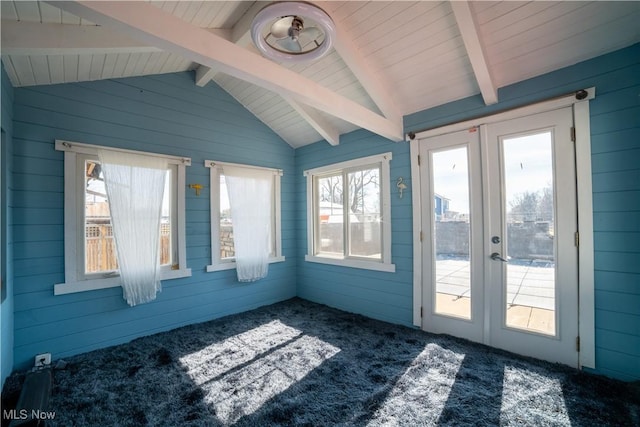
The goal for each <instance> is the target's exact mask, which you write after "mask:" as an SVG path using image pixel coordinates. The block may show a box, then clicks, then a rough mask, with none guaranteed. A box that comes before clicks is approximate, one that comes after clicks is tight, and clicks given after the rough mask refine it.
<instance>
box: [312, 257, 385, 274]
mask: <svg viewBox="0 0 640 427" xmlns="http://www.w3.org/2000/svg"><path fill="white" fill-rule="evenodd" d="M304 260H305V261H307V262H316V263H319V264H330V265H338V266H341V267H350V268H361V269H365V270H375V271H386V272H388V273H395V272H396V265H395V264H387V263H383V262H375V261H363V260H356V259H344V258H328V257H320V256H314V255H306V256H305V257H304Z"/></svg>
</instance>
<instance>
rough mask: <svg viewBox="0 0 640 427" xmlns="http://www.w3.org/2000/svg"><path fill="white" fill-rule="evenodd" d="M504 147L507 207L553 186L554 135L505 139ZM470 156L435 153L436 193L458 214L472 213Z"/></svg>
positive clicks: (458, 151)
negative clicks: (524, 195) (520, 196)
mask: <svg viewBox="0 0 640 427" xmlns="http://www.w3.org/2000/svg"><path fill="white" fill-rule="evenodd" d="M502 146H503V157H504V159H505V164H504V169H503V171H504V176H505V177H506V195H507V206H509V201H510V200H513V198H514V197H515V195H517V194H519V193H524V192H527V191H529V192H537V191H540V190H542V189H543V188H545V187H548V186H549V185H551V183H552V180H553V175H552V171H553V166H552V155H551V132H544V133H538V134H535V135H528V136H521V137H514V138H506V139H504V140H503V144H502ZM467 157H468V156H467V148H466V147H457V148H450V149H446V150H443V151H437V152H434V153H432V165H433V166H432V174H433V175H432V176H433V185H434V191H435V192H436V193H438V194H439V195H441V196H444V197H446V198H448V199H450V202H449V203H450V204H449V210H451V211H455V212H459V213H469V175H468V170H469V168H468V158H467ZM476 161H477V160H476Z"/></svg>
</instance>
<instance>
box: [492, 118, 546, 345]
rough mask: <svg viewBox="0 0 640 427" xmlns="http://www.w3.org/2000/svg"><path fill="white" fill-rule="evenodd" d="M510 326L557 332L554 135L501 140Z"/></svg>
mask: <svg viewBox="0 0 640 427" xmlns="http://www.w3.org/2000/svg"><path fill="white" fill-rule="evenodd" d="M502 150H503V153H504V186H505V193H506V194H505V199H506V206H505V207H506V211H507V212H506V214H507V255H508V258H507V259H508V260H509V262H508V264H507V265H506V274H507V290H506V292H507V295H506V301H507V310H506V313H507V315H506V324H507V326H509V327H513V328H518V329H524V330H529V331H535V332H540V333H543V334H547V335H555V333H556V313H555V307H556V301H555V294H556V282H555V275H556V269H555V262H556V256H555V247H554V236H555V220H554V212H555V207H554V200H555V195H554V186H553V135H552V133H551V132H548V131H545V132H541V133H538V134H534V135H528V136H519V137H512V138H505V139H504V140H503V141H502Z"/></svg>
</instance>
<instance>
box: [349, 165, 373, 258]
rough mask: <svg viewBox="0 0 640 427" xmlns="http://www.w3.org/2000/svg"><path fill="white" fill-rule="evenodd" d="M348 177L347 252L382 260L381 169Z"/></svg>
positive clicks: (352, 174) (360, 172) (365, 170)
mask: <svg viewBox="0 0 640 427" xmlns="http://www.w3.org/2000/svg"><path fill="white" fill-rule="evenodd" d="M347 179H348V180H349V201H348V206H349V217H348V221H349V227H348V230H349V255H350V256H356V257H365V258H371V259H377V260H379V259H382V249H381V247H382V244H381V242H382V240H381V233H380V231H381V229H380V221H381V210H382V207H381V204H380V168H379V167H376V168H367V169H363V170H359V171H355V172H349V173H348V174H347Z"/></svg>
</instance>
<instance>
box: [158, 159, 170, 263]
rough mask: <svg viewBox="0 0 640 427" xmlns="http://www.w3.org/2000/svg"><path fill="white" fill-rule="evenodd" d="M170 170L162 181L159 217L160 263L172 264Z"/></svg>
mask: <svg viewBox="0 0 640 427" xmlns="http://www.w3.org/2000/svg"><path fill="white" fill-rule="evenodd" d="M171 172H172V171H171V170H168V171H167V177H166V178H165V182H164V196H163V197H162V217H161V218H160V265H171V264H173V256H172V255H173V250H172V249H171V248H173V233H172V232H171V226H172V223H173V221H172V212H173V209H172V206H171V183H172V173H171Z"/></svg>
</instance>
